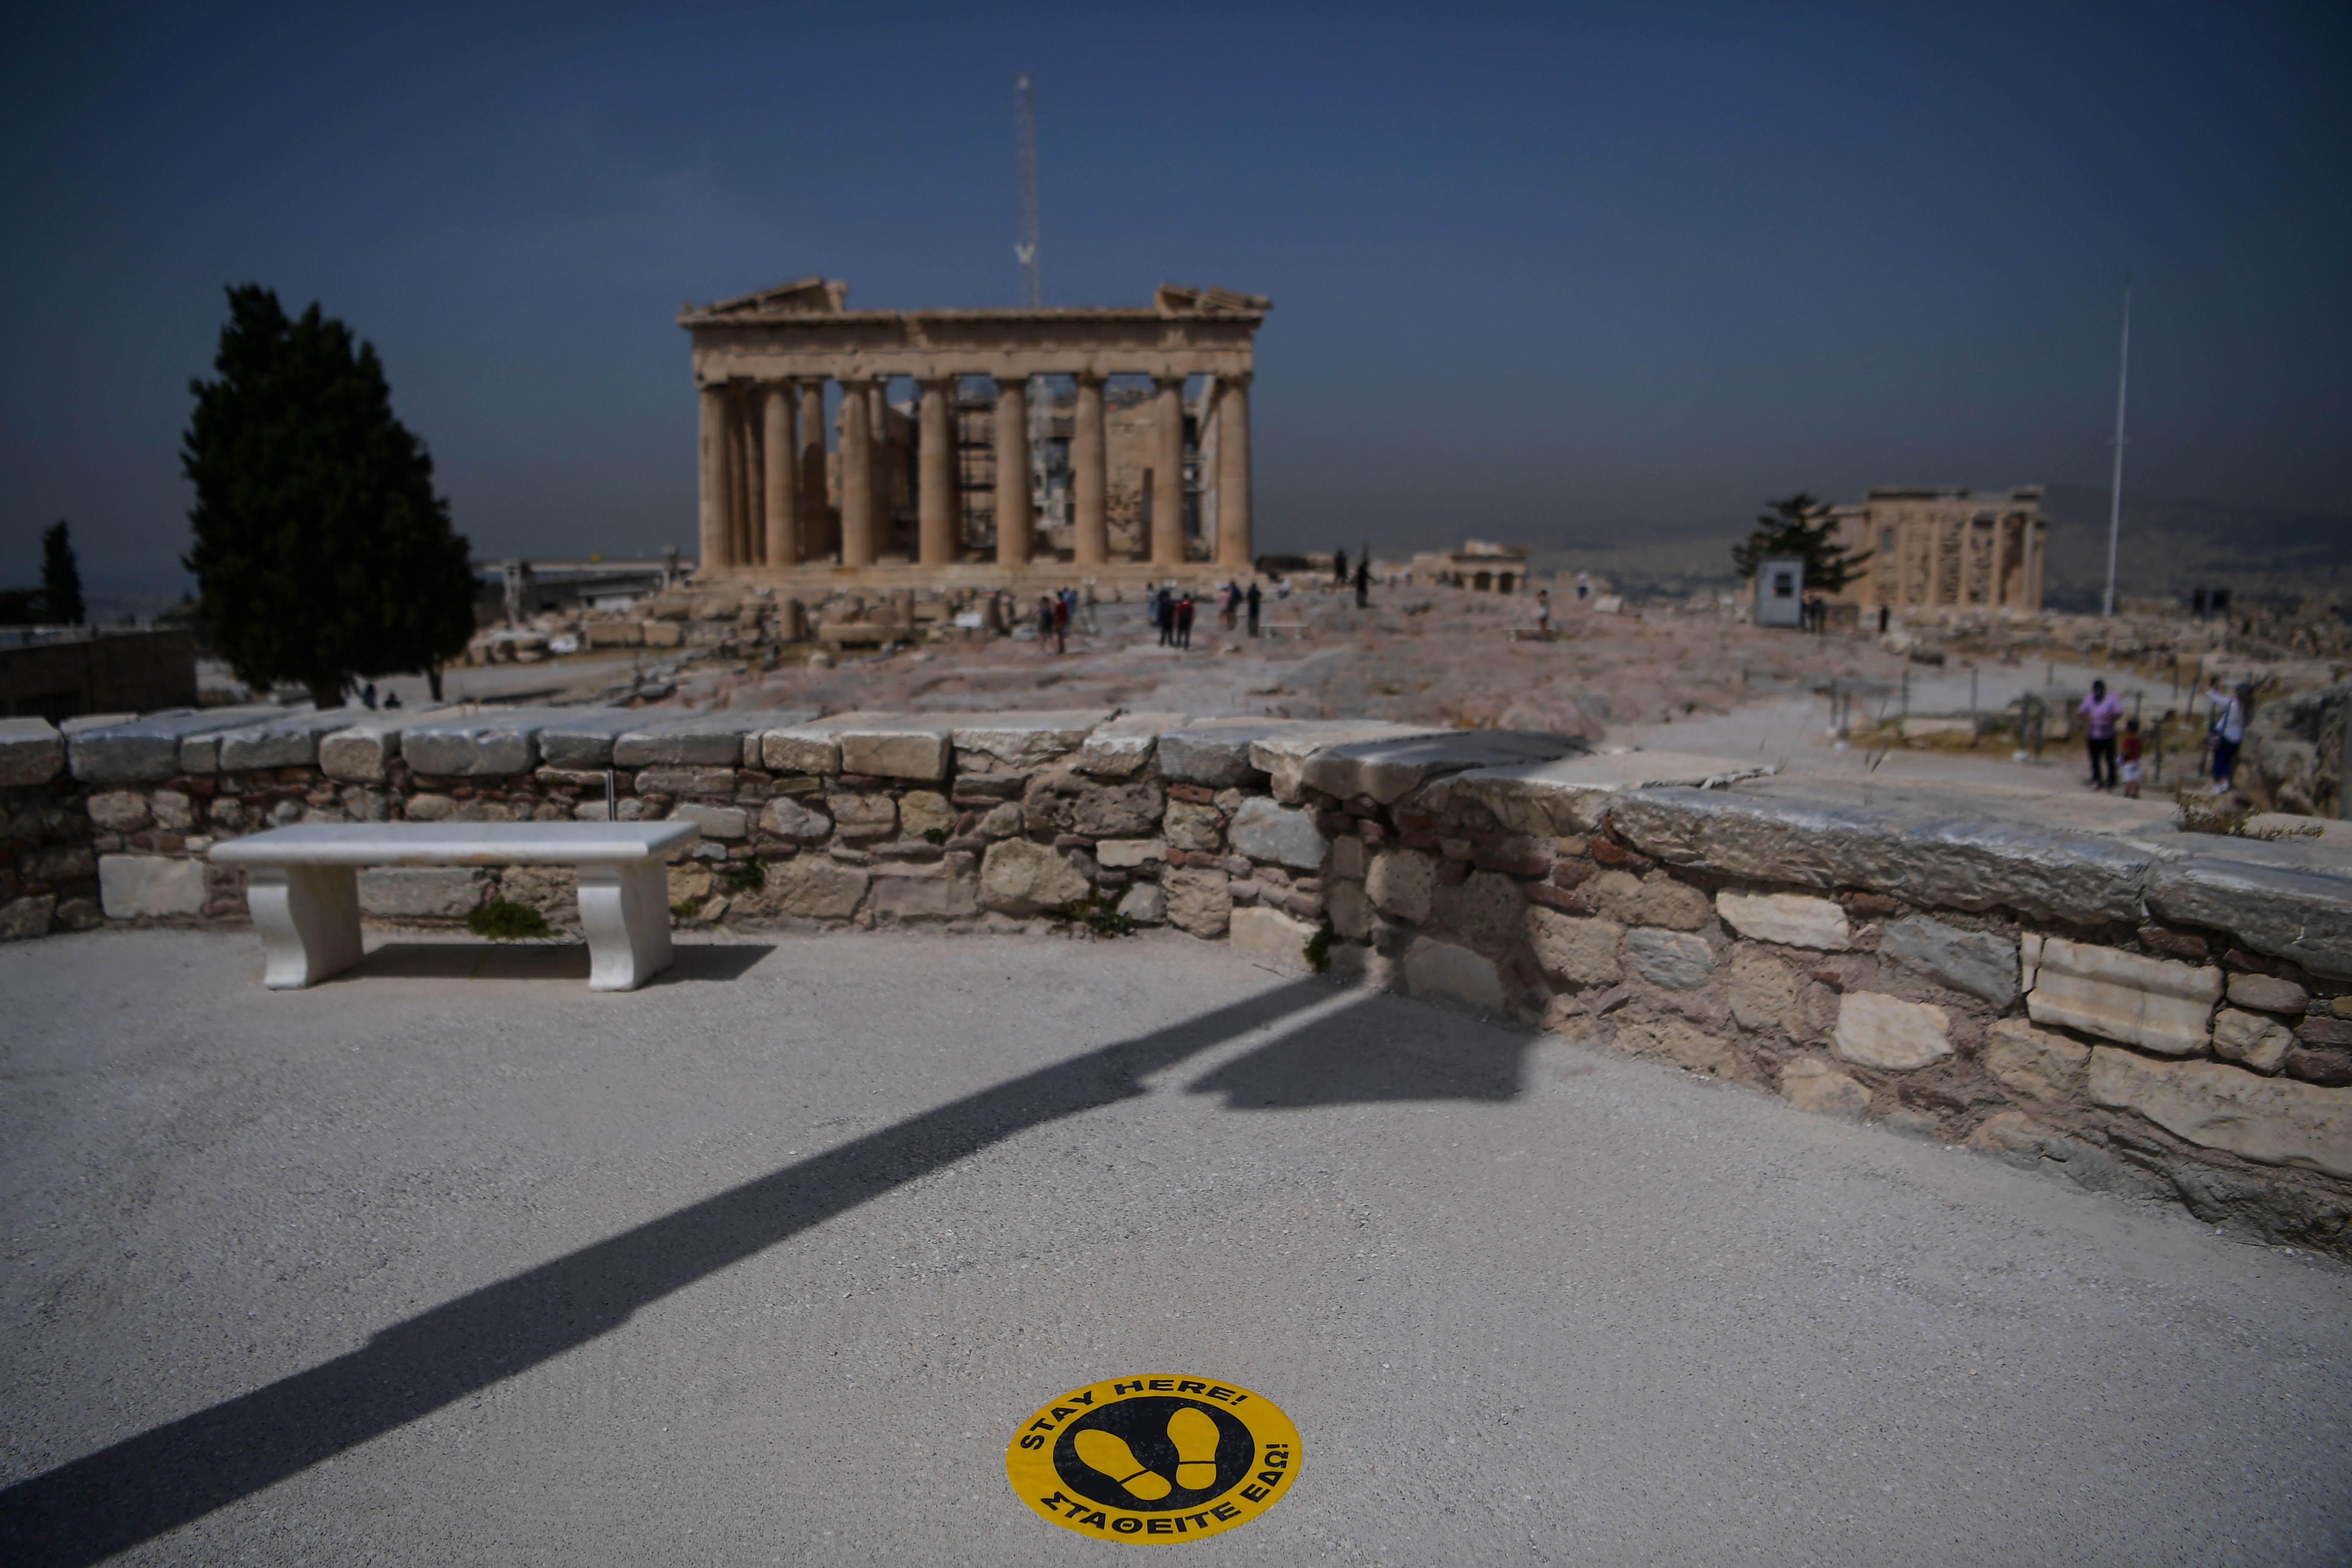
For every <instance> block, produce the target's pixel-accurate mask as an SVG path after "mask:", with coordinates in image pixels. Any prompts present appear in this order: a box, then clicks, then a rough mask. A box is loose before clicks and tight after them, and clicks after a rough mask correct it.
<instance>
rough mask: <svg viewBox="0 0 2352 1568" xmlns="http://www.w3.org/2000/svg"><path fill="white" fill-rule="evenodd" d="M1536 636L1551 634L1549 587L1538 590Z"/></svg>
mask: <svg viewBox="0 0 2352 1568" xmlns="http://www.w3.org/2000/svg"><path fill="white" fill-rule="evenodd" d="M1536 636H1538V637H1549V636H1551V590H1550V589H1549V588H1538V589H1537V590H1536Z"/></svg>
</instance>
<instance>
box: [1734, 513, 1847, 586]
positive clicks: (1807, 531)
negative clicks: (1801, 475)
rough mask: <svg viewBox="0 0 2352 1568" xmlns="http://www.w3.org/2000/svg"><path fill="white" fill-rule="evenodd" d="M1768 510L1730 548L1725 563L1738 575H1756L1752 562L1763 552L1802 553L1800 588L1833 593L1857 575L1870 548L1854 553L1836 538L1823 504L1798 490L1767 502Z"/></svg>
mask: <svg viewBox="0 0 2352 1568" xmlns="http://www.w3.org/2000/svg"><path fill="white" fill-rule="evenodd" d="M1764 504H1765V506H1766V507H1768V508H1769V509H1770V510H1768V511H1766V512H1765V513H1764V515H1763V516H1761V517H1759V518H1758V519H1757V520H1756V527H1755V530H1754V531H1752V532H1750V533H1749V534H1748V537H1747V539H1746V540H1745V541H1744V542H1740V543H1738V544H1735V545H1733V546H1732V547H1731V563H1732V564H1733V565H1734V566H1736V567H1738V569H1739V574H1740V575H1741V576H1742V577H1753V576H1755V575H1756V566H1757V563H1759V562H1760V561H1762V560H1764V559H1765V558H1766V557H1768V556H1771V557H1781V558H1785V557H1788V556H1792V555H1793V556H1800V557H1802V558H1803V560H1804V563H1805V586H1806V588H1808V589H1809V590H1810V589H1819V590H1820V591H1821V592H1822V593H1824V594H1834V593H1836V592H1837V591H1838V590H1839V589H1841V588H1843V587H1844V586H1845V585H1846V584H1848V583H1851V582H1853V580H1854V578H1855V577H1857V576H1859V575H1861V573H1862V568H1863V567H1864V564H1865V563H1868V562H1869V560H1870V552H1869V551H1867V550H1865V551H1863V552H1861V553H1859V554H1857V553H1855V552H1853V550H1852V549H1850V548H1849V547H1847V546H1845V545H1843V544H1840V543H1839V542H1837V531H1838V524H1837V520H1836V519H1835V518H1833V517H1832V516H1831V515H1830V509H1829V507H1828V505H1827V503H1825V502H1822V501H1819V500H1814V499H1813V498H1812V497H1811V496H1810V495H1807V494H1805V493H1803V492H1802V491H1800V492H1799V493H1797V494H1795V495H1792V496H1790V498H1789V499H1788V500H1768V501H1766V502H1765V503H1764Z"/></svg>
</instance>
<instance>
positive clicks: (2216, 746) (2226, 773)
mask: <svg viewBox="0 0 2352 1568" xmlns="http://www.w3.org/2000/svg"><path fill="white" fill-rule="evenodd" d="M2210 696H2211V698H2212V700H2213V787H2212V788H2210V789H2209V790H2207V791H2206V792H2205V793H2206V794H2208V795H2227V794H2229V793H2230V786H2231V782H2232V780H2233V778H2234V775H2235V774H2236V773H2237V770H2238V748H2239V747H2240V746H2241V745H2242V744H2244V743H2245V739H2246V720H2247V718H2248V717H2249V716H2250V715H2251V714H2252V711H2253V707H2254V689H2253V687H2252V686H2251V685H2249V684H2246V683H2244V682H2241V683H2240V684H2239V686H2238V689H2236V690H2235V691H2231V692H2226V693H2225V692H2223V691H2222V689H2221V685H2220V683H2219V682H2216V683H2215V684H2214V686H2213V687H2212V689H2211V690H2210Z"/></svg>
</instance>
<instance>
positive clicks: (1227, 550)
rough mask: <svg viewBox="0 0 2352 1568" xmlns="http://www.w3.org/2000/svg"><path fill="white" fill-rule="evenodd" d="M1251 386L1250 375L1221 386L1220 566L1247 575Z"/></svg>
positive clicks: (1252, 556) (1251, 556) (1251, 558)
mask: <svg viewBox="0 0 2352 1568" xmlns="http://www.w3.org/2000/svg"><path fill="white" fill-rule="evenodd" d="M1249 385H1250V378H1249V377H1248V376H1246V375H1236V376H1229V377H1225V378H1223V380H1221V381H1220V382H1219V383H1218V386H1217V564H1219V565H1220V566H1229V567H1233V568H1234V569H1235V570H1237V571H1243V572H1246V571H1248V570H1249V568H1250V563H1251V562H1253V561H1255V560H1256V559H1257V557H1256V555H1255V552H1254V551H1253V549H1252V546H1251V542H1250V445H1249V441H1250V435H1249Z"/></svg>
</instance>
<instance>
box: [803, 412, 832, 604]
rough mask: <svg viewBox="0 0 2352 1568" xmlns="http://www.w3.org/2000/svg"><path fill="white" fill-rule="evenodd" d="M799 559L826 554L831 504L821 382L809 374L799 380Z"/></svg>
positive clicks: (828, 549)
mask: <svg viewBox="0 0 2352 1568" xmlns="http://www.w3.org/2000/svg"><path fill="white" fill-rule="evenodd" d="M800 452H801V496H800V525H801V559H803V560H806V559H808V558H809V557H811V556H820V555H824V554H825V553H826V552H829V551H830V550H831V549H832V548H833V545H832V542H831V541H830V540H829V539H827V537H826V531H827V527H828V524H827V521H826V518H825V509H826V508H827V506H829V505H830V504H831V503H830V502H829V501H828V500H827V499H826V496H825V488H826V487H825V482H824V378H823V377H812V378H811V379H809V380H807V381H804V382H802V383H801V447H800Z"/></svg>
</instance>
